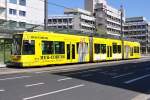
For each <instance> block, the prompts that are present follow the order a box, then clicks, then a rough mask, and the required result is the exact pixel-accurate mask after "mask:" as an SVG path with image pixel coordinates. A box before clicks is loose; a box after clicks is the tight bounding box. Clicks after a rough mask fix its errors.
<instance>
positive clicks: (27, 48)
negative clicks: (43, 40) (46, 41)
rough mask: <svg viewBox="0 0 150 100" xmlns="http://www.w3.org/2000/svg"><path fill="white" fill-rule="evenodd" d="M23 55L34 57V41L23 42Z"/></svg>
mask: <svg viewBox="0 0 150 100" xmlns="http://www.w3.org/2000/svg"><path fill="white" fill-rule="evenodd" d="M22 54H23V55H34V54H35V41H34V40H23V50H22Z"/></svg>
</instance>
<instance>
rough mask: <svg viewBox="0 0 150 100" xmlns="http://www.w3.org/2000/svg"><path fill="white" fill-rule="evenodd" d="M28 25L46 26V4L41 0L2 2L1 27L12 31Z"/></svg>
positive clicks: (7, 0) (0, 5)
mask: <svg viewBox="0 0 150 100" xmlns="http://www.w3.org/2000/svg"><path fill="white" fill-rule="evenodd" d="M27 24H31V25H43V24H44V2H43V1H41V0H0V27H1V28H2V27H3V26H4V28H5V27H6V26H7V27H8V28H10V29H11V30H13V29H18V28H20V27H21V28H26V25H27Z"/></svg>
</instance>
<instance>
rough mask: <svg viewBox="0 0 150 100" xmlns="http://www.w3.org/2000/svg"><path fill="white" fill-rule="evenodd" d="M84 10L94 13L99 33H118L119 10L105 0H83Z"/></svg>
mask: <svg viewBox="0 0 150 100" xmlns="http://www.w3.org/2000/svg"><path fill="white" fill-rule="evenodd" d="M85 10H88V11H91V12H92V13H93V14H94V16H95V18H96V26H97V30H98V31H100V33H107V34H112V35H119V34H120V31H121V11H120V10H118V9H115V8H113V7H111V6H109V5H108V4H107V1H106V0H85ZM123 19H124V18H123Z"/></svg>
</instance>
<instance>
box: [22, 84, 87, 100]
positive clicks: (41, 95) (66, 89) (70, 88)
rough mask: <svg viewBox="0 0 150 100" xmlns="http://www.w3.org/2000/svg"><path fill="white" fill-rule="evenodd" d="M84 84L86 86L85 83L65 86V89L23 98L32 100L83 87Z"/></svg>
mask: <svg viewBox="0 0 150 100" xmlns="http://www.w3.org/2000/svg"><path fill="white" fill-rule="evenodd" d="M83 86H85V85H84V84H81V85H76V86H73V87H69V88H65V89H61V90H56V91H52V92H48V93H44V94H40V95H35V96H32V97H27V98H23V100H31V99H35V98H39V97H43V96H47V95H51V94H56V93H59V92H64V91H68V90H72V89H75V88H79V87H83Z"/></svg>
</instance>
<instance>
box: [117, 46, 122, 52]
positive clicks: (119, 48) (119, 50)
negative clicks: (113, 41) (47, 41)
mask: <svg viewBox="0 0 150 100" xmlns="http://www.w3.org/2000/svg"><path fill="white" fill-rule="evenodd" d="M118 53H121V45H118Z"/></svg>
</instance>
